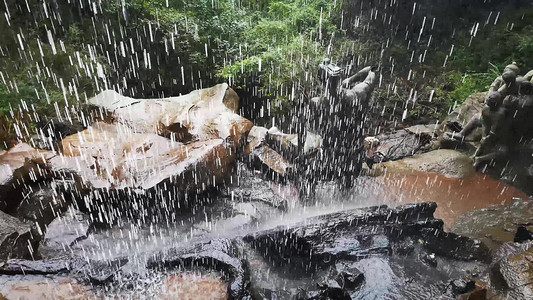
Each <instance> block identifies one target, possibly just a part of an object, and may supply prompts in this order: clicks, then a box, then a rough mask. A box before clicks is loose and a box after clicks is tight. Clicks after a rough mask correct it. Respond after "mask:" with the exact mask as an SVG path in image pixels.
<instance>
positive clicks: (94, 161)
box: [50, 123, 236, 189]
mask: <svg viewBox="0 0 533 300" xmlns="http://www.w3.org/2000/svg"><path fill="white" fill-rule="evenodd" d="M124 130H125V126H123V125H120V124H106V123H95V124H93V126H91V127H89V128H88V129H87V130H85V131H83V132H81V133H78V134H76V135H72V136H69V137H67V138H66V139H65V140H63V151H64V153H65V156H64V157H56V158H54V159H52V160H50V162H51V164H52V165H53V168H54V169H73V170H77V172H78V174H79V175H80V176H81V178H82V179H83V180H84V181H86V182H88V183H90V184H91V185H92V186H93V187H95V188H127V187H133V188H143V189H149V188H152V187H154V186H156V185H157V184H159V183H161V182H163V181H165V180H171V181H173V182H174V183H177V184H185V186H184V188H185V189H189V188H196V187H198V186H201V185H202V183H203V184H204V185H205V184H206V183H208V181H210V180H211V181H210V182H209V184H214V183H215V182H212V178H213V176H214V177H215V180H219V179H222V178H223V177H224V176H225V175H226V174H227V173H228V172H229V168H230V167H231V164H232V163H233V162H234V161H235V159H236V149H235V147H234V146H233V143H231V142H230V143H227V142H225V141H224V140H223V139H220V138H219V139H209V140H204V141H196V142H192V143H189V144H182V143H179V142H173V141H171V140H169V139H167V138H164V137H161V136H159V135H156V134H154V133H134V132H129V133H126V134H124ZM193 171H194V172H193ZM192 173H196V174H192ZM194 175H196V177H195V178H194ZM202 180H207V181H206V182H202Z"/></svg>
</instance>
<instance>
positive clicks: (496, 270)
mask: <svg viewBox="0 0 533 300" xmlns="http://www.w3.org/2000/svg"><path fill="white" fill-rule="evenodd" d="M502 247H506V245H504V246H502ZM491 276H492V280H493V281H495V282H496V283H500V286H499V287H500V289H501V291H502V293H503V294H504V297H507V299H533V287H532V286H531V282H533V244H532V243H528V244H525V245H522V246H514V249H513V250H512V252H511V253H507V255H505V256H503V257H502V258H501V259H500V260H498V261H496V262H495V264H494V265H493V266H492V273H491ZM502 298H503V297H502Z"/></svg>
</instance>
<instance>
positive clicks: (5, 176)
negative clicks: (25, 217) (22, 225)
mask: <svg viewBox="0 0 533 300" xmlns="http://www.w3.org/2000/svg"><path fill="white" fill-rule="evenodd" d="M54 156H55V154H54V153H52V152H50V151H46V150H37V149H34V148H33V147H31V146H30V145H28V144H25V143H19V144H17V145H15V146H14V147H12V148H10V149H9V150H8V151H4V152H0V210H2V211H11V210H13V209H15V208H16V207H17V206H18V204H19V203H20V201H21V200H22V196H21V195H20V193H19V192H18V189H20V188H21V187H22V186H23V185H25V184H32V183H34V182H36V181H38V180H40V179H42V178H43V177H44V176H45V175H46V173H45V172H44V170H43V168H41V166H42V165H43V164H44V163H45V162H46V160H47V159H49V158H52V157H54Z"/></svg>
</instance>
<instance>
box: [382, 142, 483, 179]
mask: <svg viewBox="0 0 533 300" xmlns="http://www.w3.org/2000/svg"><path fill="white" fill-rule="evenodd" d="M376 169H377V170H379V171H377V173H378V174H379V173H381V171H382V170H384V171H385V172H387V173H389V174H409V173H413V172H431V173H438V174H441V175H444V176H446V177H449V178H457V179H466V178H470V177H472V176H473V175H474V174H475V169H474V167H473V165H472V160H471V159H470V157H468V156H467V155H466V154H463V153H461V152H458V151H455V150H448V149H440V150H435V151H431V152H427V153H424V154H420V155H417V156H415V157H410V158H404V159H402V160H398V161H391V162H386V163H382V164H380V165H377V166H376Z"/></svg>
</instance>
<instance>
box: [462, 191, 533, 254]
mask: <svg viewBox="0 0 533 300" xmlns="http://www.w3.org/2000/svg"><path fill="white" fill-rule="evenodd" d="M532 221H533V201H531V200H530V199H515V200H513V201H511V203H510V204H506V205H495V206H491V207H489V208H485V209H481V210H475V211H472V212H469V213H467V214H465V215H464V216H462V217H460V218H459V219H458V220H457V222H456V223H455V225H454V226H453V227H452V231H453V232H456V233H458V234H461V235H464V236H468V237H471V238H473V239H478V240H481V241H483V243H484V244H486V245H487V246H489V247H490V248H491V249H493V250H496V249H498V248H499V247H500V245H501V244H502V243H505V242H512V241H513V240H514V237H515V235H516V231H517V228H518V227H519V226H525V227H526V229H527V228H529V229H530V230H531V229H533V228H532V226H531V222H532Z"/></svg>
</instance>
